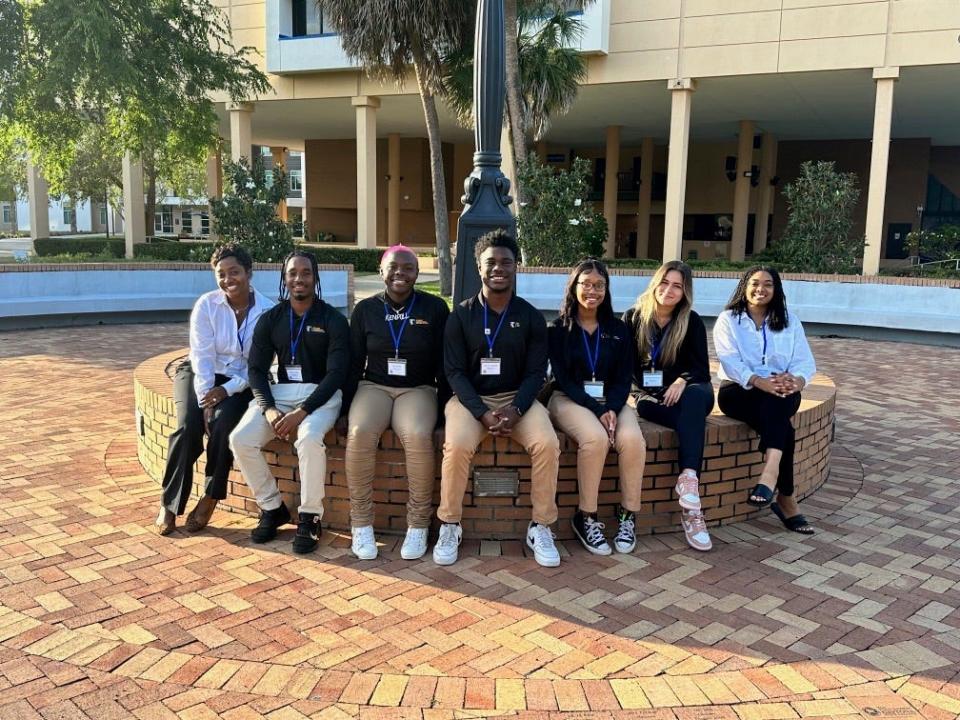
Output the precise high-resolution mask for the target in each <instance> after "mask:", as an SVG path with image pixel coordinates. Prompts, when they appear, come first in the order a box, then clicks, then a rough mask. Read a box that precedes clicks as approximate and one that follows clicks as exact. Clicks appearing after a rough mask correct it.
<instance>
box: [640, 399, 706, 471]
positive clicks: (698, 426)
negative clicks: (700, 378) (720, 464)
mask: <svg viewBox="0 0 960 720" xmlns="http://www.w3.org/2000/svg"><path fill="white" fill-rule="evenodd" d="M711 410H713V386H712V385H711V384H710V383H693V384H691V385H687V387H686V389H685V390H684V391H683V395H681V396H680V399H679V400H678V401H677V402H676V403H675V404H674V405H671V406H670V407H667V406H666V405H663V404H662V403H658V402H654V401H652V400H641V401H640V402H638V403H637V413H638V414H639V415H640V417H642V418H643V419H644V420H650V421H651V422H655V423H657V425H663V426H665V427H668V428H672V429H674V430H676V431H677V439H678V443H679V445H680V454H679V458H678V462H677V465H678V469H679V470H683V469H684V468H692V469H693V470H696V471H697V474H698V475H699V474H700V468H701V466H702V465H703V443H704V430H705V429H706V424H707V415H709V414H710V411H711Z"/></svg>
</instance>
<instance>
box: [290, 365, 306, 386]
mask: <svg viewBox="0 0 960 720" xmlns="http://www.w3.org/2000/svg"><path fill="white" fill-rule="evenodd" d="M287 380H289V381H290V382H303V368H301V367H300V366H299V365H287Z"/></svg>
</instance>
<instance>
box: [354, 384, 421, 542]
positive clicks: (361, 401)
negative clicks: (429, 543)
mask: <svg viewBox="0 0 960 720" xmlns="http://www.w3.org/2000/svg"><path fill="white" fill-rule="evenodd" d="M436 424H437V389H436V388H433V387H430V386H429V385H421V386H419V387H414V388H394V387H386V386H385V385H376V384H374V383H372V382H369V381H367V380H362V381H361V382H360V386H359V387H358V388H357V394H356V395H355V396H354V398H353V403H352V404H351V405H350V416H349V432H348V433H347V453H346V465H347V485H348V487H349V488H350V523H351V524H352V525H353V527H364V526H367V525H373V476H374V474H375V469H376V464H377V443H378V442H379V441H380V436H381V435H383V431H384V430H386V429H387V428H388V427H392V428H393V431H394V432H395V433H396V434H397V437H399V438H400V442H401V443H403V449H404V452H405V454H406V464H407V482H408V483H409V491H408V495H407V526H408V527H412V528H425V527H430V514H431V510H432V507H431V501H432V499H433V481H434V465H435V463H434V459H433V457H434V448H433V430H434V428H435V427H436Z"/></svg>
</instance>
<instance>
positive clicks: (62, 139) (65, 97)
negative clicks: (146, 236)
mask: <svg viewBox="0 0 960 720" xmlns="http://www.w3.org/2000/svg"><path fill="white" fill-rule="evenodd" d="M9 1H10V0H0V2H9ZM15 4H16V5H17V7H18V8H19V9H20V10H21V11H22V18H23V28H24V30H23V32H22V37H23V44H22V52H21V53H19V54H18V56H17V58H18V60H17V62H16V63H15V65H14V70H13V72H12V75H11V78H12V88H11V89H8V92H9V94H11V95H12V96H13V97H15V98H16V102H15V103H7V104H6V105H3V106H0V110H2V111H3V112H5V113H6V115H7V116H8V117H12V118H13V119H14V120H15V121H16V123H17V127H18V131H19V132H20V134H21V136H22V137H23V138H24V140H25V141H26V144H27V147H28V150H29V152H30V155H31V157H32V158H33V160H34V161H35V162H36V163H37V164H38V165H39V166H40V167H42V169H43V172H44V174H45V175H46V176H47V177H53V178H56V177H58V176H62V177H65V176H66V175H67V174H68V173H69V172H70V168H71V166H73V164H74V163H75V162H76V161H77V157H78V144H79V143H80V142H81V140H82V138H84V136H85V132H86V129H87V126H88V125H89V124H91V123H92V124H94V125H97V126H100V127H102V128H104V129H105V132H106V134H107V137H108V138H109V141H110V144H111V147H113V148H114V152H113V153H112V154H114V155H117V156H120V155H122V154H123V152H125V151H129V152H132V153H133V154H135V155H139V156H141V157H143V159H144V164H145V166H146V167H147V173H146V175H147V178H148V180H149V178H150V177H151V173H150V167H151V164H152V159H153V158H155V157H158V156H159V154H161V153H163V152H166V151H167V149H169V148H170V147H171V146H174V147H177V148H179V149H180V150H181V151H182V152H181V153H180V155H179V157H187V158H193V157H197V156H202V155H205V154H206V153H207V152H208V151H209V150H210V149H212V148H213V146H214V144H215V142H216V139H217V125H218V120H217V115H216V112H215V104H214V96H217V97H218V98H219V99H221V101H222V99H224V98H229V99H231V100H237V101H241V100H247V99H250V98H251V97H254V96H256V95H257V94H259V93H263V92H266V91H267V90H268V89H269V87H270V86H269V82H268V80H267V77H266V75H264V74H263V73H262V72H261V71H260V70H259V69H258V68H257V67H256V65H255V64H254V63H253V61H252V60H251V58H250V55H251V53H252V50H251V48H247V47H241V48H239V49H238V48H236V47H234V45H233V41H232V38H231V34H230V26H229V22H228V20H227V17H226V15H225V14H224V13H223V11H222V10H221V9H220V8H219V7H217V5H216V4H215V3H214V2H212V1H211V0H34V1H33V2H30V3H26V2H24V1H23V0H20V1H19V2H16V3H15ZM0 62H2V61H0ZM0 72H2V71H0ZM154 177H156V173H154ZM52 184H56V181H55V182H54V183H52ZM147 220H148V223H149V222H151V221H152V218H149V217H148V218H147ZM148 227H150V225H148Z"/></svg>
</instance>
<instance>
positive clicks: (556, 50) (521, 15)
mask: <svg viewBox="0 0 960 720" xmlns="http://www.w3.org/2000/svg"><path fill="white" fill-rule="evenodd" d="M591 1H592V0H587V1H586V2H578V3H576V7H577V8H583V7H584V6H586V5H589V4H590V2H591ZM569 7H570V3H566V2H560V1H559V0H520V2H519V4H518V0H505V2H504V30H505V33H506V99H507V109H506V119H507V122H508V124H509V128H510V139H511V143H512V145H513V157H514V159H515V161H516V162H517V163H518V164H519V162H520V161H519V160H518V159H519V158H525V157H526V156H527V138H528V136H530V137H532V139H533V140H535V141H539V140H541V139H542V138H543V137H544V136H545V135H546V133H547V130H549V128H550V122H551V120H552V118H553V117H555V116H557V115H562V114H564V113H566V112H568V111H569V110H570V108H571V107H572V105H573V102H574V100H576V97H577V92H578V91H579V87H580V83H582V82H583V81H584V80H585V79H586V77H587V61H586V59H585V58H584V57H583V55H581V54H580V52H579V51H578V50H576V49H575V48H574V47H573V46H574V45H576V44H577V42H578V41H579V39H580V37H581V35H582V33H583V25H582V23H581V21H580V20H579V18H578V17H576V16H572V15H568V14H567V10H568V9H569ZM511 28H512V31H511ZM445 89H446V100H447V103H448V105H449V106H450V108H451V109H452V110H453V112H454V114H455V115H456V116H457V120H458V121H459V122H460V123H461V124H462V125H464V126H466V127H471V126H472V124H473V48H472V44H471V45H467V46H464V47H462V48H459V49H457V50H456V51H455V52H454V53H452V54H451V55H450V56H448V58H447V75H446V78H445ZM510 170H514V171H515V170H516V168H510ZM514 177H516V178H517V185H518V187H517V188H515V192H516V194H517V197H518V199H519V201H520V202H524V201H526V199H527V195H526V188H525V187H524V185H523V182H522V181H521V180H520V177H519V173H518V172H515V173H514Z"/></svg>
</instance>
